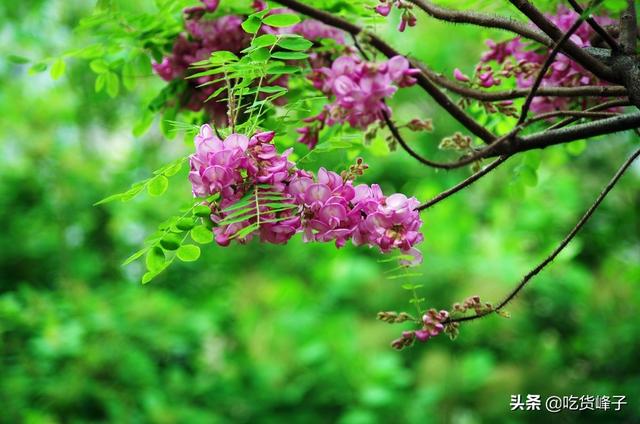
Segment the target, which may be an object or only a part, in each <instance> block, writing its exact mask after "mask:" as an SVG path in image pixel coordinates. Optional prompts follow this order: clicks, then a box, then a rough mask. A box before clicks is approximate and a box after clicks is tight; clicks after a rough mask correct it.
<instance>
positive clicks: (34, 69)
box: [29, 62, 47, 74]
mask: <svg viewBox="0 0 640 424" xmlns="http://www.w3.org/2000/svg"><path fill="white" fill-rule="evenodd" d="M46 70H47V64H46V63H42V62H40V63H36V64H35V65H33V66H31V68H29V73H30V74H37V73H39V72H44V71H46Z"/></svg>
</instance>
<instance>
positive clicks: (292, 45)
mask: <svg viewBox="0 0 640 424" xmlns="http://www.w3.org/2000/svg"><path fill="white" fill-rule="evenodd" d="M278 46H279V47H282V48H283V49H287V50H295V51H304V50H307V49H308V48H310V47H311V46H313V43H312V42H311V41H309V40H306V39H304V38H302V37H284V38H281V39H280V40H278Z"/></svg>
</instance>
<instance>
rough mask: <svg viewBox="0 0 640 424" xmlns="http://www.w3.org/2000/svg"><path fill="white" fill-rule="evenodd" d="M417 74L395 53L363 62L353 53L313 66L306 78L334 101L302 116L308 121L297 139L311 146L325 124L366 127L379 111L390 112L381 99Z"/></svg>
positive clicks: (413, 81) (404, 85)
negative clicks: (378, 60)
mask: <svg viewBox="0 0 640 424" xmlns="http://www.w3.org/2000/svg"><path fill="white" fill-rule="evenodd" d="M418 73H420V71H419V70H418V69H414V68H411V67H410V66H409V61H408V60H407V59H406V58H404V57H402V56H395V57H392V58H391V59H389V60H388V61H386V62H382V63H373V62H366V61H363V60H362V59H360V58H358V57H356V56H341V57H339V58H338V59H336V60H335V61H334V62H333V64H332V65H331V67H322V68H319V69H316V70H315V71H314V72H313V73H312V74H311V76H310V77H309V78H310V80H311V81H312V83H313V85H314V87H315V88H317V89H318V90H320V91H322V92H323V93H324V94H326V95H327V96H328V97H329V98H335V100H334V101H333V102H332V103H330V104H328V105H326V106H325V107H324V109H323V110H322V112H320V114H318V115H316V116H313V117H310V118H307V119H305V122H307V123H309V124H311V125H309V126H306V127H304V128H300V129H298V132H299V133H300V134H301V136H300V138H299V139H298V141H300V142H301V143H304V144H306V145H307V146H308V147H309V148H310V149H313V148H314V147H315V145H316V144H317V142H318V133H319V131H320V130H321V129H322V128H323V127H324V126H325V125H329V126H332V125H335V124H336V123H339V124H343V123H348V124H349V125H351V127H353V128H360V129H366V128H367V127H368V126H369V125H370V124H372V123H373V122H376V121H378V120H380V119H382V114H383V113H387V114H391V109H390V108H389V106H387V104H386V103H385V102H384V100H385V99H386V98H389V97H391V96H392V95H393V94H394V93H395V92H396V91H397V89H398V88H397V87H408V86H411V85H413V84H415V83H416V79H415V78H414V76H415V75H416V74H418Z"/></svg>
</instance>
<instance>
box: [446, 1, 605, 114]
mask: <svg viewBox="0 0 640 424" xmlns="http://www.w3.org/2000/svg"><path fill="white" fill-rule="evenodd" d="M578 17H579V15H578V14H577V13H576V12H574V11H573V10H569V9H567V8H566V7H564V6H560V7H559V8H558V11H557V12H556V14H555V15H547V18H548V19H549V20H551V21H552V22H553V23H554V24H555V25H557V26H558V27H559V28H560V29H561V30H562V31H568V30H569V29H570V28H571V26H572V25H573V24H574V22H575V21H576V20H577V19H578ZM594 19H595V20H596V21H597V22H598V23H599V24H600V25H602V26H607V25H611V24H614V23H615V22H614V21H613V20H612V19H610V18H608V17H606V16H600V17H597V16H596V17H594ZM593 35H594V31H593V29H592V28H591V26H589V25H588V24H586V23H584V24H583V25H582V26H580V28H579V29H578V30H577V31H576V33H575V34H574V35H572V36H571V38H570V39H571V41H573V42H574V43H575V44H576V45H577V46H578V47H589V46H591V37H592V36H593ZM532 44H533V43H531V42H526V41H522V40H521V38H520V37H516V38H514V39H510V40H507V41H503V42H500V43H497V42H495V41H493V40H487V46H488V47H489V50H488V51H487V52H485V53H484V54H483V55H482V57H481V59H480V63H479V64H478V65H477V66H476V69H475V77H474V81H471V78H469V77H468V76H467V75H464V74H463V73H462V72H461V71H460V70H459V69H456V70H455V71H454V77H455V78H456V79H457V80H458V81H461V82H471V83H476V84H478V85H479V86H481V87H485V88H488V87H492V86H497V85H500V84H501V83H502V79H501V77H506V78H509V77H514V78H515V80H516V85H517V86H518V87H519V88H530V87H531V86H532V85H533V83H534V81H535V79H536V76H537V72H538V70H539V69H540V67H541V66H542V65H543V63H544V61H545V60H546V58H547V56H548V54H549V50H548V49H546V48H545V49H538V50H535V49H532ZM490 62H495V63H497V64H498V65H501V69H499V70H494V68H493V67H492V66H491V65H490ZM605 84H606V83H605V82H603V81H600V80H599V79H598V78H596V77H595V76H593V75H591V74H590V73H589V72H587V71H586V70H585V69H584V68H582V67H581V66H580V65H579V64H577V63H576V62H574V61H573V60H571V59H570V58H569V57H568V56H565V55H563V54H559V55H558V56H557V57H556V59H555V60H554V62H553V64H552V65H551V68H550V69H549V71H548V72H547V75H546V76H545V78H544V79H543V80H542V86H543V87H544V86H552V87H579V86H584V85H605ZM572 101H575V100H572V99H571V98H568V97H536V98H535V99H534V100H533V102H532V104H531V110H532V111H533V112H536V113H544V112H550V111H553V110H558V109H567V108H568V107H569V106H570V105H571V102H572ZM583 106H587V105H583Z"/></svg>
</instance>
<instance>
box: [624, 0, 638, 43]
mask: <svg viewBox="0 0 640 424" xmlns="http://www.w3.org/2000/svg"><path fill="white" fill-rule="evenodd" d="M637 38H638V21H637V17H636V5H635V0H627V8H626V10H625V11H624V12H622V15H620V44H622V49H623V51H624V53H626V54H628V55H635V54H636V46H637Z"/></svg>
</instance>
